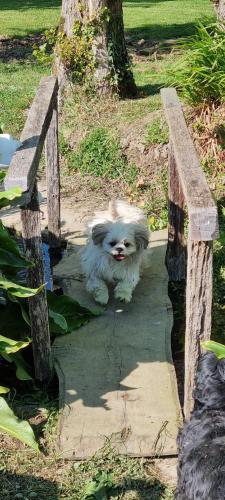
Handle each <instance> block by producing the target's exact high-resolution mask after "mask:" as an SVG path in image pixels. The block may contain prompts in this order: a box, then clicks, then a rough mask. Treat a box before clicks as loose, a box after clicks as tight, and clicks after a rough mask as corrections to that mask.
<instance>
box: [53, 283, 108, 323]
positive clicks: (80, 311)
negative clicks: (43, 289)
mask: <svg viewBox="0 0 225 500" xmlns="http://www.w3.org/2000/svg"><path fill="white" fill-rule="evenodd" d="M47 299H48V306H49V309H51V311H54V312H56V313H58V314H61V315H62V316H64V318H65V320H66V322H67V325H68V329H67V332H68V333H69V332H72V331H73V330H76V329H77V328H79V327H80V326H82V325H84V324H85V323H87V322H88V321H89V320H90V318H92V317H93V316H98V315H99V314H100V311H98V312H94V311H91V310H89V309H87V308H85V307H82V306H81V305H80V304H79V303H78V302H77V301H76V300H74V299H72V298H71V297H69V296H67V295H60V296H58V295H56V294H55V293H53V292H49V291H48V292H47ZM52 333H55V332H54V331H52ZM56 333H61V332H56Z"/></svg>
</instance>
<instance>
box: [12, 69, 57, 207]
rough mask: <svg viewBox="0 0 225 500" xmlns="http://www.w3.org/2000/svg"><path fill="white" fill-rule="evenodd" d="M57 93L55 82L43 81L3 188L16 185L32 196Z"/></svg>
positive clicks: (51, 78) (53, 79)
mask: <svg viewBox="0 0 225 500" xmlns="http://www.w3.org/2000/svg"><path fill="white" fill-rule="evenodd" d="M56 93H57V79H56V78H55V77H53V76H48V77H44V78H42V80H41V83H40V85H39V87H38V90H37V93H36V95H35V98H34V100H33V102H32V105H31V108H30V110H29V113H28V117H27V120H26V123H25V126H24V129H23V132H22V134H21V137H20V140H21V142H22V146H21V147H20V148H19V149H18V150H17V152H16V153H15V155H14V156H13V158H12V161H11V164H10V167H9V169H8V173H7V176H6V178H5V180H4V185H5V189H10V188H11V187H15V186H19V187H21V189H22V190H23V191H29V192H30V194H31V193H32V190H33V186H34V183H35V178H36V174H37V169H38V165H39V160H40V157H41V153H42V149H43V145H44V141H45V136H46V133H47V130H48V127H49V124H50V121H51V117H52V103H53V101H54V100H55V95H56ZM27 200H28V196H27Z"/></svg>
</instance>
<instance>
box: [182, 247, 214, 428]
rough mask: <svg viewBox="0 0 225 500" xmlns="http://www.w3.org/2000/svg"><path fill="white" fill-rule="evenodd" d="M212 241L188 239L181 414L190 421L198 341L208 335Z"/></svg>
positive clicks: (209, 325)
mask: <svg viewBox="0 0 225 500" xmlns="http://www.w3.org/2000/svg"><path fill="white" fill-rule="evenodd" d="M212 250H213V245H212V241H195V240H192V239H191V237H189V238H188V265H187V289H186V333H185V386H184V393H185V401H184V415H185V418H189V416H190V413H191V411H192V409H193V403H194V401H193V397H192V393H193V389H194V382H195V374H196V370H197V365H198V360H199V357H200V354H201V347H200V342H201V341H202V340H209V339H210V335H211V319H212V318H211V309H212V286H213V265H212V264H213V263H212Z"/></svg>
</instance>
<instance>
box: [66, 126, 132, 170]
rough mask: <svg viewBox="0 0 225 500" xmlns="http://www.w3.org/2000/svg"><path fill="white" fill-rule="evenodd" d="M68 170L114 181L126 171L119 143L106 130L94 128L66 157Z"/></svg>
mask: <svg viewBox="0 0 225 500" xmlns="http://www.w3.org/2000/svg"><path fill="white" fill-rule="evenodd" d="M68 161H69V166H70V168H75V169H77V170H78V169H79V171H80V172H81V173H83V174H94V175H96V176H98V177H107V178H109V179H115V178H117V177H121V176H122V175H123V174H124V173H125V171H126V162H125V158H124V157H123V155H122V153H121V150H120V147H119V142H118V140H117V139H115V138H114V137H113V136H112V135H111V134H110V133H109V132H108V131H107V130H106V129H104V128H96V129H94V130H92V131H91V132H90V134H89V135H87V137H85V138H84V139H83V141H81V142H80V144H79V146H78V149H77V151H75V152H71V153H70V154H69V157H68Z"/></svg>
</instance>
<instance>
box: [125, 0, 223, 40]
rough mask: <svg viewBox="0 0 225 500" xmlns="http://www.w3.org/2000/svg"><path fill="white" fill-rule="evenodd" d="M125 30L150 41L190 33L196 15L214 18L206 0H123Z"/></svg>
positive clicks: (193, 26)
mask: <svg viewBox="0 0 225 500" xmlns="http://www.w3.org/2000/svg"><path fill="white" fill-rule="evenodd" d="M123 7H124V21H125V27H126V30H127V33H128V34H129V35H131V36H132V37H133V38H134V39H140V38H145V39H151V40H154V41H159V40H166V39H169V38H177V37H183V36H187V35H192V34H193V33H194V32H195V23H196V21H197V20H198V19H199V18H202V17H203V16H207V17H209V18H211V19H212V18H214V17H215V15H214V10H213V5H212V2H210V1H209V0H164V1H161V0H124V2H123Z"/></svg>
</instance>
